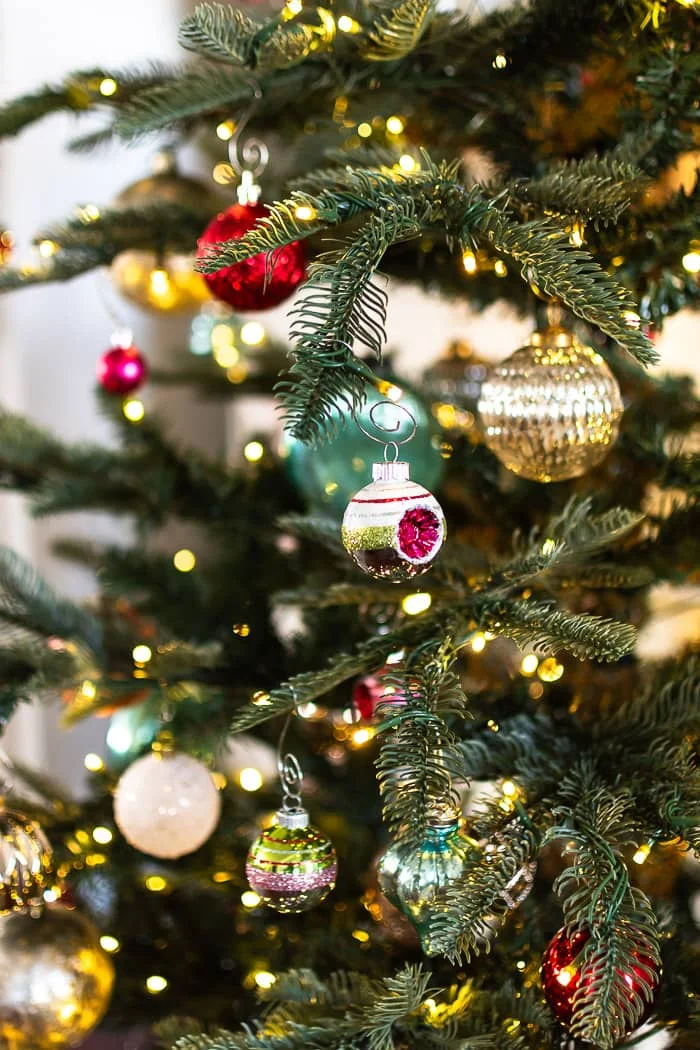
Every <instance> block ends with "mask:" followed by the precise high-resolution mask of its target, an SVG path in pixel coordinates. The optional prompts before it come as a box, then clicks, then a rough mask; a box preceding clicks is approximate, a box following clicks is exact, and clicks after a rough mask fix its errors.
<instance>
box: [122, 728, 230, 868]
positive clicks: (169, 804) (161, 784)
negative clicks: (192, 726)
mask: <svg viewBox="0 0 700 1050" xmlns="http://www.w3.org/2000/svg"><path fill="white" fill-rule="evenodd" d="M220 813H221V799H220V796H219V792H218V791H217V789H216V786H215V784H214V780H213V778H212V775H211V773H210V772H209V770H208V769H207V767H206V766H205V765H203V764H202V763H201V762H198V761H197V760H196V759H194V758H192V757H191V756H190V755H185V754H183V753H182V752H179V751H175V750H174V749H173V748H172V746H171V745H170V743H169V742H168V741H167V740H166V739H163V740H159V741H157V743H156V744H155V745H154V750H153V752H152V753H151V754H150V755H145V756H144V757H143V758H139V759H138V760H137V761H136V762H134V763H133V765H131V766H129V768H128V769H127V770H126V772H124V773H122V775H121V777H120V779H119V782H118V784H117V787H116V791H115V793H114V819H115V822H116V825H117V827H118V828H119V830H120V831H121V833H122V835H123V836H124V838H125V839H126V841H127V842H128V843H129V844H130V845H131V846H133V847H134V848H135V849H138V850H141V852H142V853H148V854H150V856H152V857H162V858H164V859H169V860H171V859H174V858H176V857H182V856H184V855H185V854H186V853H192V852H194V850H196V849H199V847H200V846H202V845H203V844H204V843H205V842H206V840H207V839H208V838H209V836H210V835H211V833H212V832H213V831H214V828H215V827H216V825H217V824H218V822H219V816H220Z"/></svg>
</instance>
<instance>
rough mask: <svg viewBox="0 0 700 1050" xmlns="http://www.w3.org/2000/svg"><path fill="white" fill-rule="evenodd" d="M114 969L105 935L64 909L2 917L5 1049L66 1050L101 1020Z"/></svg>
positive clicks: (0, 994) (1, 1039)
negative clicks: (104, 947) (103, 943)
mask: <svg viewBox="0 0 700 1050" xmlns="http://www.w3.org/2000/svg"><path fill="white" fill-rule="evenodd" d="M113 981H114V969H113V967H112V963H111V962H110V960H109V958H108V956H107V955H106V954H105V953H104V952H103V951H102V949H101V948H100V943H99V937H98V933H97V930H96V929H95V927H94V926H93V924H92V923H91V922H90V921H89V920H88V919H86V918H85V917H84V916H83V915H80V914H79V913H78V912H76V911H69V910H68V909H67V908H64V907H62V906H61V905H58V904H56V905H52V906H50V907H45V908H42V909H41V910H40V911H39V912H38V913H36V912H35V911H32V910H29V909H27V910H25V911H22V912H15V913H13V914H11V915H5V916H3V917H2V918H0V1044H1V1045H2V1046H4V1047H7V1048H8V1050H60V1048H61V1047H66V1046H74V1045H75V1044H76V1043H79V1042H81V1041H82V1040H83V1039H84V1038H85V1036H86V1035H88V1033H89V1032H91V1031H92V1029H93V1028H94V1027H95V1025H96V1024H97V1023H98V1022H99V1021H100V1019H101V1018H102V1016H103V1014H104V1013H105V1010H106V1009H107V1006H108V1004H109V998H110V994H111V991H112V984H113Z"/></svg>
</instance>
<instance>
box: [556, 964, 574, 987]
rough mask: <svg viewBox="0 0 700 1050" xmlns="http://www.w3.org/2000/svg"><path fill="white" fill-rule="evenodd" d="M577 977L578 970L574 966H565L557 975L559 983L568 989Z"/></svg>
mask: <svg viewBox="0 0 700 1050" xmlns="http://www.w3.org/2000/svg"><path fill="white" fill-rule="evenodd" d="M575 975H576V970H575V969H574V967H573V966H563V967H562V968H561V970H560V971H559V973H558V974H557V983H558V984H560V985H561V986H562V988H568V986H569V985H570V984H571V982H572V981H573V979H574V977H575Z"/></svg>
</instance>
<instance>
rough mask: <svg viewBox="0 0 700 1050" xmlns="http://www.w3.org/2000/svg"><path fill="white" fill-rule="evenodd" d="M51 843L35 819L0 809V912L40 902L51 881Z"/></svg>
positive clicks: (35, 904) (15, 909)
mask: <svg viewBox="0 0 700 1050" xmlns="http://www.w3.org/2000/svg"><path fill="white" fill-rule="evenodd" d="M53 878H54V874H53V863H52V852H51V846H50V845H49V842H48V840H47V838H46V836H45V835H44V832H43V831H42V830H41V827H40V826H39V824H38V823H37V822H36V821H35V820H30V819H29V818H28V817H25V816H22V814H20V813H15V812H13V811H12V810H9V809H1V810H0V915H4V914H6V913H7V912H12V911H18V910H21V909H22V908H27V907H36V906H37V905H39V904H41V903H42V900H43V894H44V890H45V889H47V888H48V887H49V886H50V885H51V883H52V882H53Z"/></svg>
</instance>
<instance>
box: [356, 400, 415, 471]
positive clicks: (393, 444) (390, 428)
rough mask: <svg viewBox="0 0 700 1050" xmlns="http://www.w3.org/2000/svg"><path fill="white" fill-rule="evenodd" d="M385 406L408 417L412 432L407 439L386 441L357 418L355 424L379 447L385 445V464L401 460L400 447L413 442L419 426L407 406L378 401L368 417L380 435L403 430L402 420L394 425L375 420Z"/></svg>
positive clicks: (394, 402)
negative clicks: (390, 456) (378, 412)
mask: <svg viewBox="0 0 700 1050" xmlns="http://www.w3.org/2000/svg"><path fill="white" fill-rule="evenodd" d="M385 405H388V406H389V407H390V408H395V409H396V410H397V412H403V413H404V415H405V416H408V418H409V419H410V421H411V430H410V433H408V434H407V435H406V437H402V438H400V439H398V440H397V439H396V438H394V440H393V441H386V440H385V439H384V438H381V437H377V435H376V434H373V433H372V432H371V431H369V430H367V428H366V427H365V426H364V425H363V424H362V423H361V422H360V420H359V419H357V418H356V419H355V422H356V423H357V425H358V427H359V428H360V430H361V431H362V433H363V434H364V435H365V437H368V438H369V439H370V440H371V441H376V442H377V444H379V445H384V462H385V463H395V462H396V461H397V460H398V458H399V445H405V444H406V443H407V442H409V441H411V440H412V439H413V438H414V437H415V436H416V431H417V430H418V424H417V423H416V417H415V416H414V415H413V413H412V412H411V411H410V409H408V408H406V406H405V405H399V404H397V403H396V401H390V400H388V399H386V400H384V401H377V403H376V405H372V407H371V408H370V410H369V412H368V416H369V421H370V423H371V424H372V426H373V427H375V429H376V430H378V431H379V432H380V434H395V433H396V432H397V430H399V429H400V428H401V420H400V419H396V420H394V422H393V424H389V423H386V422H382V421H381V420H378V419H376V418H375V416H376V413H377V410H378V409H380V408H384V406H385ZM389 449H391V450H392V453H393V457H392V459H389Z"/></svg>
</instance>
